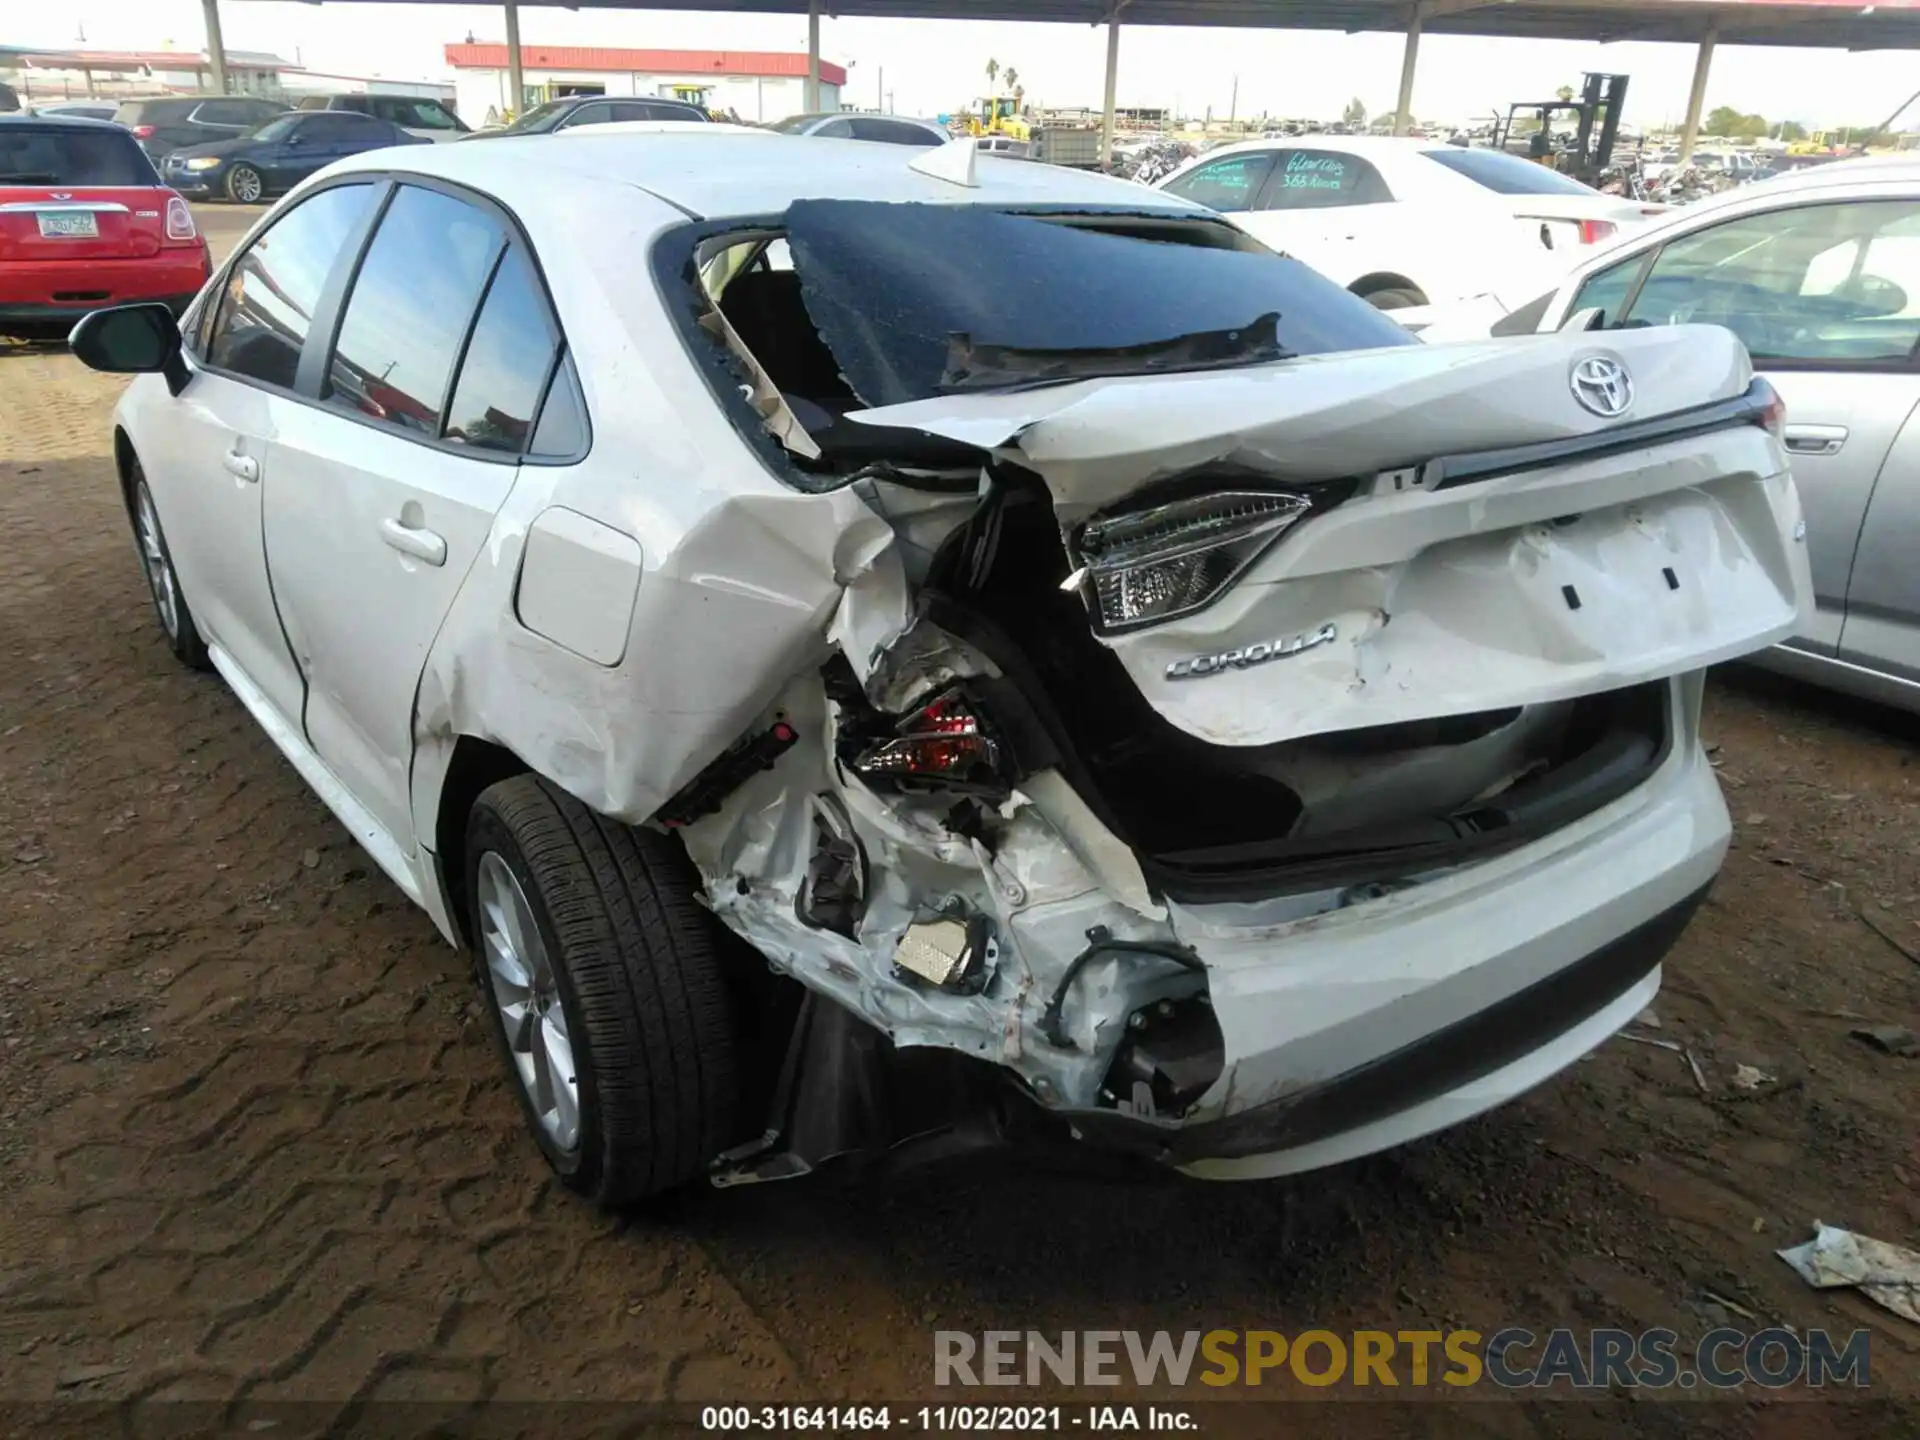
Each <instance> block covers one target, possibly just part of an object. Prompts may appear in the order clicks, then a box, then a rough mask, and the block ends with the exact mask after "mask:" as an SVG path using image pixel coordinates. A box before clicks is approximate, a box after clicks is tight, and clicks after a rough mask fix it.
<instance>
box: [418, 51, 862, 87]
mask: <svg viewBox="0 0 1920 1440" xmlns="http://www.w3.org/2000/svg"><path fill="white" fill-rule="evenodd" d="M520 63H521V64H522V65H524V66H526V67H527V68H528V69H532V70H619V71H627V72H631V73H634V74H642V75H732V76H745V77H749V78H751V77H754V76H764V77H766V78H767V79H773V78H775V77H780V78H786V77H789V76H797V77H799V78H801V79H805V78H806V74H807V57H806V56H805V55H799V54H790V53H786V52H783V51H773V50H615V49H609V48H607V47H604V46H600V45H522V46H521V47H520ZM447 64H449V65H451V66H453V67H454V68H455V69H456V70H504V69H506V68H507V47H506V46H505V45H449V46H447ZM820 79H821V80H822V81H823V82H824V83H826V84H828V85H844V84H846V83H847V72H846V69H845V67H843V66H840V65H830V64H828V63H827V62H826V61H825V60H822V61H821V62H820Z"/></svg>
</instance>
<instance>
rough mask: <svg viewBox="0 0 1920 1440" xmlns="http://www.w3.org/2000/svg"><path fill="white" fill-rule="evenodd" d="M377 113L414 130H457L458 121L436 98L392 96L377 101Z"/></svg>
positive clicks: (385, 118) (382, 117) (383, 117)
mask: <svg viewBox="0 0 1920 1440" xmlns="http://www.w3.org/2000/svg"><path fill="white" fill-rule="evenodd" d="M378 114H379V115H380V118H381V119H383V120H391V121H392V122H393V123H394V124H396V125H401V126H409V125H410V126H412V127H413V128H414V129H415V130H458V129H459V128H460V122H459V121H457V120H455V119H454V118H453V115H452V112H450V111H449V110H447V108H446V107H445V106H443V105H441V104H440V102H439V101H437V100H409V99H407V98H405V97H404V96H394V97H392V98H391V99H386V100H382V101H381V102H380V103H379V109H378Z"/></svg>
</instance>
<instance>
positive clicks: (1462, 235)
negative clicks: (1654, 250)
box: [1157, 135, 1660, 304]
mask: <svg viewBox="0 0 1920 1440" xmlns="http://www.w3.org/2000/svg"><path fill="white" fill-rule="evenodd" d="M1267 156H1273V157H1277V158H1276V161H1275V164H1274V167H1273V171H1272V177H1271V179H1270V180H1268V181H1267V182H1266V183H1265V185H1264V187H1263V189H1262V191H1261V192H1258V193H1251V194H1248V195H1247V196H1246V198H1245V202H1244V204H1233V203H1231V202H1229V203H1217V204H1216V203H1215V198H1214V197H1213V196H1210V195H1207V194H1202V193H1200V192H1199V191H1197V190H1196V191H1195V192H1194V193H1193V194H1192V195H1191V196H1190V197H1189V198H1193V199H1197V200H1200V201H1202V203H1207V204H1214V206H1215V208H1216V209H1219V210H1220V211H1221V213H1222V214H1225V215H1227V216H1228V217H1229V218H1231V219H1232V220H1233V222H1234V223H1235V224H1236V225H1239V226H1241V227H1242V228H1244V229H1245V230H1247V231H1248V233H1250V234H1253V235H1256V236H1258V237H1259V238H1260V239H1261V240H1263V241H1265V242H1266V243H1267V244H1269V245H1271V246H1273V247H1274V248H1275V249H1276V250H1280V251H1283V252H1284V253H1286V254H1289V255H1293V256H1296V257H1298V258H1299V259H1301V260H1304V261H1305V262H1306V263H1307V264H1309V265H1311V266H1313V268H1314V269H1316V270H1318V271H1319V272H1320V273H1321V274H1323V275H1325V276H1326V277H1327V278H1328V279H1330V280H1333V281H1335V282H1336V283H1337V284H1340V285H1342V286H1345V287H1346V288H1348V289H1351V290H1353V291H1355V293H1359V294H1365V293H1377V292H1380V291H1383V290H1393V291H1406V290H1412V291H1414V292H1417V297H1418V298H1416V299H1414V300H1411V301H1409V302H1408V303H1411V304H1423V303H1424V304H1438V303H1443V302H1451V301H1456V300H1460V299H1463V298H1465V297H1468V296H1472V295H1478V294H1481V293H1484V292H1488V291H1494V290H1499V289H1502V288H1503V287H1511V286H1512V285H1514V284H1515V283H1516V276H1520V277H1527V278H1528V279H1529V280H1530V279H1531V278H1532V277H1538V278H1539V281H1540V283H1541V284H1545V283H1547V282H1548V281H1549V280H1550V279H1552V278H1554V277H1557V276H1558V275H1560V274H1562V273H1564V272H1565V270H1566V267H1567V266H1568V265H1570V264H1572V263H1573V259H1574V257H1575V256H1576V255H1577V254H1578V253H1580V252H1581V251H1582V250H1583V249H1584V248H1585V245H1586V243H1588V240H1587V237H1593V238H1594V239H1598V238H1601V234H1600V232H1601V231H1603V230H1604V231H1605V232H1606V233H1607V234H1612V233H1614V232H1615V230H1616V229H1617V228H1628V227H1633V226H1637V225H1639V224H1641V223H1643V222H1644V221H1645V220H1646V219H1647V218H1648V217H1649V214H1650V213H1654V212H1657V211H1658V209H1659V208H1660V207H1658V206H1650V205H1646V204H1643V203H1641V202H1638V201H1630V200H1623V199H1621V198H1619V197H1617V196H1611V195H1603V194H1601V193H1600V192H1599V191H1598V190H1594V189H1591V188H1589V187H1587V186H1582V185H1578V184H1577V183H1576V182H1574V181H1571V180H1568V179H1566V177H1564V176H1560V175H1556V174H1554V173H1553V172H1552V171H1548V170H1544V169H1543V168H1542V167H1539V166H1533V165H1532V164H1531V162H1529V161H1525V160H1520V159H1518V158H1517V157H1511V156H1507V155H1505V154H1504V153H1502V152H1499V151H1492V150H1471V151H1466V150H1462V149H1461V148H1460V147H1457V146H1450V145H1447V144H1446V143H1445V142H1443V141H1439V140H1411V139H1396V138H1385V137H1376V136H1365V135H1300V136H1295V137H1293V138H1290V139H1286V140H1249V141H1243V142H1240V143H1237V144H1233V145H1223V146H1220V147H1218V148H1216V149H1213V150H1209V151H1207V152H1206V153H1204V154H1202V155H1199V156H1196V157H1194V158H1193V159H1192V160H1189V161H1188V162H1187V163H1186V164H1184V165H1182V166H1181V167H1180V168H1179V169H1177V170H1175V171H1174V172H1173V173H1172V174H1171V175H1169V176H1167V177H1166V178H1165V179H1163V180H1161V181H1158V182H1157V185H1158V188H1160V189H1162V190H1170V191H1172V192H1173V193H1175V194H1187V192H1188V188H1189V187H1191V186H1195V185H1198V184H1200V183H1203V180H1204V176H1203V172H1205V171H1206V170H1208V168H1209V167H1213V166H1218V165H1220V164H1222V162H1229V163H1231V162H1233V161H1235V160H1236V159H1239V160H1242V161H1252V160H1259V159H1263V158H1264V157H1267ZM1436 156H1438V157H1441V159H1436V158H1434V157H1436ZM1459 156H1467V157H1472V158H1473V159H1477V160H1478V161H1479V163H1483V164H1487V165H1493V166H1500V167H1503V170H1504V169H1508V168H1511V167H1528V168H1529V169H1532V170H1539V171H1540V172H1541V179H1540V182H1539V183H1540V187H1541V189H1540V192H1538V193H1518V194H1503V193H1501V192H1500V191H1498V190H1495V189H1492V188H1489V187H1488V186H1487V185H1484V184H1481V183H1479V182H1477V181H1475V180H1472V179H1469V178H1468V177H1467V176H1466V175H1464V174H1461V173H1459V172H1458V171H1456V170H1454V169H1450V168H1448V165H1447V164H1444V163H1441V162H1442V160H1452V159H1455V158H1456V157H1459ZM1327 157H1333V158H1334V159H1335V160H1336V161H1346V162H1349V163H1350V164H1352V165H1353V166H1355V167H1364V168H1360V169H1358V170H1357V174H1356V176H1355V177H1354V179H1356V180H1357V182H1358V183H1350V184H1347V185H1346V186H1345V187H1344V188H1343V187H1341V186H1327V187H1324V188H1315V187H1314V186H1313V185H1310V184H1309V183H1308V182H1312V181H1315V180H1317V179H1319V178H1322V177H1321V176H1320V175H1318V174H1317V173H1316V172H1315V171H1314V170H1313V169H1312V168H1311V167H1312V166H1314V165H1324V164H1325V163H1326V162H1327ZM1288 167H1307V168H1304V169H1301V170H1300V171H1299V173H1298V174H1293V173H1290V172H1289V170H1288ZM1515 173H1518V174H1521V175H1522V176H1523V177H1524V176H1525V171H1516V172H1515ZM1343 178H1344V177H1343ZM1290 182H1298V183H1297V184H1292V183H1290ZM1556 191H1567V192H1570V193H1554V192H1556ZM1298 195H1312V196H1313V197H1314V200H1315V203H1313V204H1311V205H1296V204H1295V203H1292V202H1293V197H1295V196H1298ZM1323 196H1331V197H1333V200H1334V203H1325V204H1322V203H1319V202H1320V200H1321V199H1322V198H1323ZM1583 222H1585V228H1583ZM1522 283H1526V281H1523V282H1522ZM1535 293H1537V286H1536V289H1535Z"/></svg>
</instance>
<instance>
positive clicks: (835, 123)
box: [810, 116, 853, 140]
mask: <svg viewBox="0 0 1920 1440" xmlns="http://www.w3.org/2000/svg"><path fill="white" fill-rule="evenodd" d="M810 133H812V134H814V135H824V136H826V138H827V139H829V140H851V139H852V138H853V122H852V121H851V120H848V119H846V118H845V117H844V116H836V117H835V118H834V119H832V120H829V121H827V123H826V124H824V125H822V126H821V127H820V128H819V129H818V130H814V131H812V132H810Z"/></svg>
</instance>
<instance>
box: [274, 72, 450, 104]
mask: <svg viewBox="0 0 1920 1440" xmlns="http://www.w3.org/2000/svg"><path fill="white" fill-rule="evenodd" d="M280 88H281V89H282V90H284V91H285V92H286V96H287V100H288V102H289V103H292V102H293V101H296V100H298V99H299V98H300V97H301V96H302V95H405V96H408V97H409V98H411V99H415V100H438V101H439V102H440V103H441V104H442V105H452V104H453V103H454V90H453V85H452V83H451V82H450V81H446V80H389V79H386V78H385V77H384V76H380V75H330V74H328V73H327V72H325V71H323V70H287V71H283V72H282V73H281V75H280Z"/></svg>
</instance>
